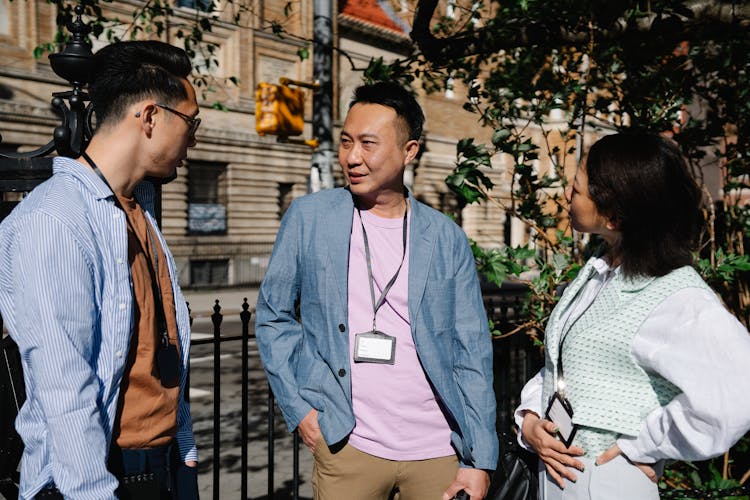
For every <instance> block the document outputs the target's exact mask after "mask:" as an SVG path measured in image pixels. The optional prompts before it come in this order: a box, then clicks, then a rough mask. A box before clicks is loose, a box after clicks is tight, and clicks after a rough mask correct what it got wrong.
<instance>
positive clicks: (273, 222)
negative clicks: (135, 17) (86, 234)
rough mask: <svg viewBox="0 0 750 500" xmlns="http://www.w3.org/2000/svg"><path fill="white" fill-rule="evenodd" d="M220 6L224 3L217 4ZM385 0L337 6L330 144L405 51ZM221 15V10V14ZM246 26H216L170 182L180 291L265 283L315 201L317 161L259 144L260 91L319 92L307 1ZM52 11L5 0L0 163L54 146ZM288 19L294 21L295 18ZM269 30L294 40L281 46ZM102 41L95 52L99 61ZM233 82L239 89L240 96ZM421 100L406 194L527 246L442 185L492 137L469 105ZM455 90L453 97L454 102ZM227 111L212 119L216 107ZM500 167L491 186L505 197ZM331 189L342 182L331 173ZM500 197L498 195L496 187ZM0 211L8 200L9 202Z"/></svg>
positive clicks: (1, 5) (400, 26) (129, 8)
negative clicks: (380, 72) (275, 255)
mask: <svg viewBox="0 0 750 500" xmlns="http://www.w3.org/2000/svg"><path fill="white" fill-rule="evenodd" d="M215 1H221V0H215ZM412 4H413V2H401V3H398V2H389V1H388V0H340V1H339V4H338V5H337V6H335V9H336V10H337V12H336V15H335V16H334V17H335V19H334V44H335V46H336V47H337V50H336V51H335V58H336V60H335V61H334V78H333V81H334V100H333V102H334V125H335V127H336V130H334V141H335V142H336V139H337V137H338V130H339V127H340V125H341V120H342V118H343V117H344V116H345V113H346V107H347V104H348V100H349V97H350V96H351V93H352V90H353V89H354V87H356V86H357V85H359V84H360V82H361V78H362V71H361V70H362V69H364V68H365V67H366V66H367V63H368V62H369V61H370V59H371V58H372V57H382V58H383V59H384V60H385V61H389V60H392V59H394V58H397V57H403V56H404V55H405V54H407V53H408V48H409V43H410V42H409V38H408V32H409V26H408V21H409V19H410V17H411V12H410V10H409V9H410V5H412ZM140 5H142V4H141V3H139V2H138V1H136V0H117V1H116V2H113V3H112V4H106V5H103V6H104V7H105V8H106V9H109V10H110V11H111V14H113V17H114V16H117V17H120V18H122V19H130V16H132V12H133V11H134V10H135V9H137V8H138V7H139V6H140ZM202 5H204V4H202V3H200V1H199V0H177V4H176V5H175V6H174V12H173V14H172V15H171V16H170V19H169V20H168V21H169V22H168V27H167V29H166V33H165V34H164V35H162V39H164V40H167V41H170V42H173V43H176V42H177V41H178V40H177V32H178V30H180V29H184V27H185V26H186V25H187V23H188V21H189V20H190V19H192V18H193V17H194V16H197V15H201V13H200V8H201V6H202ZM215 5H216V4H215ZM252 5H253V6H254V10H253V13H252V15H248V16H245V18H243V21H242V22H241V23H240V24H241V26H238V25H236V24H234V23H230V22H218V23H215V24H214V26H213V29H212V31H211V32H210V33H207V34H206V38H207V39H208V40H210V41H211V42H213V43H215V44H216V45H217V47H218V48H217V50H216V53H215V54H216V58H217V60H218V65H217V66H212V67H211V68H210V69H205V68H203V69H201V70H200V71H199V73H201V75H202V76H203V77H204V78H203V80H204V82H206V84H205V85H203V86H201V87H199V89H198V90H199V92H198V93H199V100H200V103H201V118H202V125H201V127H200V129H199V131H198V135H197V139H198V144H197V146H196V147H195V148H193V149H192V150H191V151H190V153H189V162H188V164H187V166H186V167H184V168H182V169H181V170H180V171H179V175H178V177H177V179H176V180H175V181H173V182H172V183H170V184H167V185H165V186H164V188H163V198H162V200H163V205H162V207H163V208H162V227H163V230H164V233H165V235H166V237H167V239H168V241H169V244H170V248H171V249H172V251H173V252H174V255H175V258H176V260H177V262H178V267H179V272H180V282H181V283H182V284H183V286H186V287H201V286H239V285H250V284H254V283H257V282H258V281H259V279H260V278H261V277H262V274H263V272H264V269H265V264H266V262H267V260H268V257H269V255H270V250H271V245H272V244H273V241H274V238H275V235H276V232H277V230H278V227H279V223H280V221H281V217H282V216H283V214H284V211H285V209H286V207H288V205H289V203H290V202H291V200H292V199H294V198H296V197H299V196H302V195H304V194H305V193H306V192H307V190H308V177H309V172H310V159H311V153H312V152H311V150H310V149H309V148H308V147H307V146H303V145H296V144H289V143H279V142H277V141H276V138H275V137H269V136H259V135H258V134H257V133H256V132H255V116H254V113H255V87H256V85H257V84H258V83H259V82H261V81H265V82H272V83H275V82H277V81H278V79H279V78H280V77H288V78H292V79H294V80H300V81H308V82H309V81H311V80H312V63H311V60H310V59H306V60H301V59H300V58H299V57H298V55H297V51H298V50H299V49H300V48H302V47H306V46H308V47H309V42H307V41H306V40H310V39H312V18H313V16H312V9H313V4H312V0H300V1H299V2H295V3H292V4H289V5H292V10H291V13H289V12H286V13H285V12H284V9H285V6H287V3H286V2H284V1H283V0H266V1H263V2H260V1H258V2H253V3H252ZM55 9H56V7H55V6H54V5H53V4H49V3H47V2H46V1H45V0H26V1H13V2H10V1H9V0H0V134H2V143H0V151H9V150H13V151H18V150H28V149H33V148H34V147H37V146H39V145H42V144H46V143H47V142H48V141H49V140H50V138H51V133H52V129H53V128H54V127H55V126H56V125H58V124H59V120H58V118H57V117H56V116H55V114H54V113H53V110H52V109H51V106H50V99H51V93H52V92H56V91H63V90H67V89H68V87H67V85H66V82H63V81H61V80H60V79H59V78H58V77H57V76H56V75H54V74H53V73H52V71H51V69H50V67H49V64H48V61H47V58H46V56H45V57H42V58H40V59H34V58H33V56H32V53H33V51H34V48H35V47H36V46H38V45H40V44H42V43H45V42H48V41H50V40H52V39H53V37H54V33H55V31H56V25H55V18H56V10H55ZM287 14H288V15H287ZM269 20H278V21H279V22H280V23H281V25H282V26H283V27H284V29H285V30H286V32H287V35H286V36H284V37H281V38H280V37H278V36H276V35H274V34H273V33H272V31H271V29H270V23H269V22H268V21H269ZM101 45H102V42H98V41H95V42H94V50H96V49H97V48H98V47H100V46H101ZM230 76H234V77H236V78H237V79H238V82H239V83H238V84H237V85H234V84H231V83H230V82H229V81H228V78H229V77H230ZM417 90H418V91H419V92H420V101H421V103H422V104H423V107H424V109H425V112H426V116H427V124H426V128H425V137H424V153H423V154H422V155H421V156H420V158H419V159H418V160H417V161H415V163H414V164H413V165H410V166H409V168H408V171H407V174H406V181H407V184H408V185H410V187H411V189H412V190H413V192H414V194H415V196H416V197H417V198H418V199H420V200H422V201H424V202H426V203H427V204H429V205H431V206H433V207H435V208H437V209H441V210H445V211H448V212H451V211H452V212H454V213H455V214H456V215H457V219H458V220H459V221H460V222H461V224H462V225H463V227H464V229H465V231H466V232H467V234H468V235H469V236H470V237H472V238H474V239H476V240H477V241H478V242H479V243H480V244H482V245H485V246H499V245H501V244H503V242H504V241H510V242H513V243H520V242H522V241H524V240H525V238H526V235H525V230H524V229H523V227H520V226H514V227H513V230H512V231H509V232H506V231H505V223H506V221H505V217H504V215H503V213H502V212H501V211H499V210H498V209H497V208H495V207H492V206H470V207H466V208H464V209H462V210H458V209H457V208H456V203H455V200H454V198H453V195H452V194H451V193H450V192H449V189H448V188H447V186H446V185H445V182H444V180H445V177H446V176H447V175H448V174H450V172H451V170H452V168H453V166H454V164H455V157H456V148H455V144H456V142H457V141H458V140H459V139H460V138H462V137H467V136H472V137H476V138H477V140H479V141H487V140H488V139H489V138H488V137H486V135H487V134H488V133H489V132H488V131H486V130H483V129H482V128H481V127H480V126H479V124H478V123H477V121H476V117H475V115H472V114H470V113H468V112H466V111H463V109H462V104H463V100H462V99H461V98H459V97H455V98H454V97H453V96H451V95H449V94H437V93H436V94H429V95H426V94H424V92H422V91H421V89H417ZM460 95H461V92H459V91H457V92H456V96H460ZM311 97H312V96H311V94H310V93H308V99H307V109H308V111H307V114H306V118H307V121H308V123H307V125H306V134H305V135H306V137H308V138H309V137H310V132H309V130H310V124H309V119H310V117H311V115H312V113H311ZM217 101H218V102H221V103H222V104H223V105H224V107H225V109H223V110H220V109H215V108H214V106H213V103H214V102H217ZM502 167H503V165H498V168H497V169H493V172H492V175H493V176H494V178H495V180H496V183H497V184H498V186H499V188H500V190H501V191H502V186H504V185H507V184H508V182H507V178H506V174H504V172H503V168H502ZM334 172H335V179H336V182H337V185H340V184H341V183H342V182H343V178H342V176H341V172H340V168H339V167H338V165H334ZM496 190H497V188H496ZM3 196H4V197H5V198H4V199H5V200H8V199H13V198H12V197H13V196H14V195H13V194H8V193H5V194H4V195H3Z"/></svg>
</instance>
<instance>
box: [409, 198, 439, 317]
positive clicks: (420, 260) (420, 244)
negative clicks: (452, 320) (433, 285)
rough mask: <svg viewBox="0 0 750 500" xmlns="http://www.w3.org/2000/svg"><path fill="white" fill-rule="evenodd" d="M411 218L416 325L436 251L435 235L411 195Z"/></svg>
mask: <svg viewBox="0 0 750 500" xmlns="http://www.w3.org/2000/svg"><path fill="white" fill-rule="evenodd" d="M409 201H410V206H411V216H410V219H409V223H410V225H411V227H410V228H409V319H410V321H411V324H412V325H415V324H416V322H415V320H416V318H417V315H418V313H419V311H420V305H421V303H422V297H424V290H425V286H426V284H427V274H428V272H429V269H430V261H431V260H432V253H433V251H434V249H435V234H434V232H433V231H432V230H431V228H430V221H429V219H427V218H426V217H425V216H424V213H422V208H421V207H420V205H419V202H417V201H416V200H415V199H414V198H413V197H412V195H411V193H409Z"/></svg>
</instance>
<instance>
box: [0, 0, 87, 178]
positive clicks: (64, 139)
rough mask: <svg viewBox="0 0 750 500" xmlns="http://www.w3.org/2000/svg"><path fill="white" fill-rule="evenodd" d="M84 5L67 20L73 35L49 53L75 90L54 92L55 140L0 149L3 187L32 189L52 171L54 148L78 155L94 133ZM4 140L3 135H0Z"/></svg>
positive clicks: (0, 174) (62, 152)
mask: <svg viewBox="0 0 750 500" xmlns="http://www.w3.org/2000/svg"><path fill="white" fill-rule="evenodd" d="M83 10H84V9H83V5H82V4H80V3H79V4H78V5H77V6H76V8H75V14H76V16H75V20H73V21H71V22H69V23H67V28H68V31H70V33H71V35H72V38H71V40H70V41H68V43H67V44H66V45H65V48H64V49H63V51H62V52H60V53H58V54H51V55H50V56H49V59H50V65H51V66H52V70H53V71H54V72H55V73H56V74H57V75H58V76H60V77H62V78H64V79H65V80H67V81H68V82H70V84H71V85H72V87H73V90H68V91H65V92H56V93H54V94H52V107H53V108H55V109H56V110H58V111H59V112H60V114H61V115H62V123H61V124H60V125H58V126H57V127H56V128H55V130H54V132H53V134H52V140H50V142H48V143H47V144H46V145H44V146H42V147H40V148H37V149H35V150H33V151H28V152H25V153H12V152H8V153H0V191H3V192H7V191H29V190H31V189H33V188H34V186H36V185H37V184H39V183H41V182H42V181H44V180H45V179H47V178H48V177H50V176H51V175H52V159H51V158H48V157H47V156H48V155H49V154H51V153H53V152H57V153H58V154H60V155H64V156H71V157H73V158H75V157H78V156H79V155H80V154H81V151H83V150H84V149H85V147H86V145H87V144H88V141H89V140H90V139H91V136H92V127H91V106H90V105H89V106H87V105H86V102H87V101H88V95H87V94H86V92H84V90H83V88H84V86H85V85H86V84H87V83H88V80H89V70H90V65H91V56H92V52H91V46H90V45H89V43H88V41H87V40H86V35H88V33H89V31H90V30H91V28H89V26H87V25H86V23H84V22H83V20H82V19H81V16H82V15H83ZM0 141H2V137H0Z"/></svg>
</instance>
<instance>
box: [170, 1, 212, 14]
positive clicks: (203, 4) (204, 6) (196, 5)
mask: <svg viewBox="0 0 750 500" xmlns="http://www.w3.org/2000/svg"><path fill="white" fill-rule="evenodd" d="M177 5H178V6H179V7H187V8H188V9H195V10H199V11H201V12H212V11H213V10H214V3H213V1H212V0H177Z"/></svg>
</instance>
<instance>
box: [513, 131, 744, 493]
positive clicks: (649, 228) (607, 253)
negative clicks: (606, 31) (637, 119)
mask: <svg viewBox="0 0 750 500" xmlns="http://www.w3.org/2000/svg"><path fill="white" fill-rule="evenodd" d="M567 195H568V199H569V201H570V217H571V221H572V225H573V227H574V228H575V229H576V230H578V231H581V232H585V233H594V234H598V235H601V237H602V238H603V239H604V241H605V242H606V244H605V245H604V246H603V249H602V251H601V252H600V253H599V254H598V255H597V256H594V257H593V258H591V259H590V260H589V261H588V262H587V263H586V265H585V266H584V267H583V268H582V269H581V272H580V273H579V275H578V277H577V278H576V279H575V280H574V281H573V282H572V283H571V284H570V285H569V286H568V287H567V288H566V290H565V292H564V293H563V295H562V297H561V299H560V302H559V303H558V305H557V306H556V307H555V310H554V311H553V313H552V315H551V316H550V320H549V322H548V324H547V329H546V332H545V356H546V360H545V367H544V368H543V369H542V370H541V371H540V372H539V373H538V374H537V375H536V376H535V377H534V378H533V379H532V380H530V381H529V382H528V383H527V384H526V386H525V387H524V389H523V392H522V394H521V405H520V406H519V408H518V409H517V410H516V414H515V416H516V422H517V424H518V426H519V428H520V429H521V432H520V434H519V441H520V442H521V444H522V445H524V446H526V447H528V448H530V449H532V450H534V451H535V452H536V453H537V454H538V456H539V458H540V498H541V499H543V500H557V499H565V500H571V499H581V500H586V499H593V500H609V499H612V500H649V499H658V498H659V493H658V488H657V486H656V481H657V479H658V477H659V476H660V475H661V472H662V470H663V464H664V461H665V460H667V459H677V460H703V459H707V458H710V457H713V456H716V455H719V454H721V453H723V452H724V451H726V450H727V449H728V448H730V447H731V446H732V445H733V444H734V443H735V442H736V441H737V440H738V439H739V438H740V437H741V436H742V435H743V434H744V433H745V432H747V430H748V429H749V428H750V398H748V394H750V374H749V373H748V371H747V368H746V367H747V366H748V365H747V364H748V362H749V361H750V335H748V333H747V330H746V329H745V328H744V327H743V326H742V324H740V322H739V321H737V320H736V319H735V318H734V317H733V316H732V315H731V314H730V313H729V312H728V311H727V310H726V308H725V307H724V306H723V305H722V303H721V302H720V301H719V299H718V298H717V296H716V294H714V293H713V292H712V291H711V290H710V289H709V288H708V286H707V285H706V284H705V283H704V282H703V280H701V279H700V277H699V276H698V275H697V273H696V272H695V271H694V270H693V268H692V267H691V264H692V261H693V256H692V251H693V249H694V248H695V244H696V241H697V236H698V231H699V228H700V226H701V222H702V214H701V210H700V206H701V191H700V189H699V188H698V187H697V186H696V184H695V182H694V180H693V179H692V177H691V176H690V173H689V172H688V169H687V166H686V164H685V161H684V159H683V158H682V156H681V155H680V153H679V151H678V149H677V148H676V146H675V145H674V144H673V143H672V142H671V141H669V140H667V139H664V138H662V137H659V136H656V135H645V134H640V135H635V134H616V135H612V136H607V137H604V138H603V139H601V140H600V141H598V142H597V143H596V144H594V145H593V146H592V148H591V150H590V151H589V154H588V158H587V160H586V162H585V165H581V166H580V167H579V169H578V171H577V173H576V176H575V181H574V183H573V186H572V189H570V191H569V192H568V193H567ZM566 438H567V439H566ZM565 443H567V444H568V445H569V446H566V444H565Z"/></svg>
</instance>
